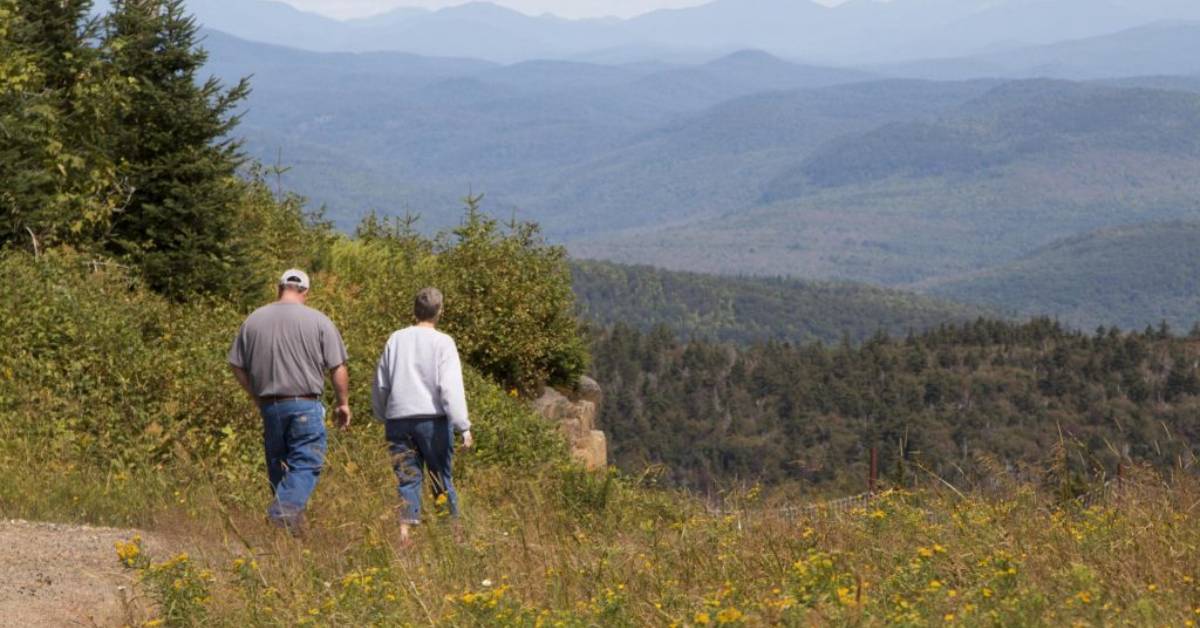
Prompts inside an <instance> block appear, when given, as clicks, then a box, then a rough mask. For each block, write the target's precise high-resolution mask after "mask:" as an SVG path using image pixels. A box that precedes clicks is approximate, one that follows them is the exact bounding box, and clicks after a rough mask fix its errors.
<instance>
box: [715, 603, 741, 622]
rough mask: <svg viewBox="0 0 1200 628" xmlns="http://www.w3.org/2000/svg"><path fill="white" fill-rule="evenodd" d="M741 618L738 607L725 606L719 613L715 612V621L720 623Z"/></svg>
mask: <svg viewBox="0 0 1200 628" xmlns="http://www.w3.org/2000/svg"><path fill="white" fill-rule="evenodd" d="M741 618H742V611H739V610H738V609H736V608H732V607H731V608H727V609H725V610H723V611H721V612H720V613H717V623H718V624H721V625H724V624H732V623H734V622H736V621H738V620H740V619H741Z"/></svg>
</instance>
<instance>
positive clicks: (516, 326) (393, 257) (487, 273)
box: [332, 197, 588, 393]
mask: <svg viewBox="0 0 1200 628" xmlns="http://www.w3.org/2000/svg"><path fill="white" fill-rule="evenodd" d="M478 201H479V199H478V198H477V197H471V198H468V199H467V211H466V216H465V218H464V220H463V223H462V225H461V226H459V227H458V228H456V229H454V230H452V231H450V232H446V233H442V234H440V235H438V236H437V237H436V238H435V239H433V240H427V239H425V238H422V237H421V236H419V235H418V234H416V232H415V231H414V230H413V229H412V223H411V222H400V221H397V222H395V223H392V224H390V225H389V224H386V223H380V222H379V221H378V220H377V219H375V218H374V217H373V216H372V217H369V218H368V219H367V220H366V221H365V222H364V223H363V225H362V226H361V227H360V228H359V231H358V233H359V236H360V239H359V240H358V241H353V242H350V241H342V242H339V243H338V244H337V245H336V246H335V247H334V250H333V253H332V270H333V273H334V274H335V275H337V276H338V278H339V280H340V281H344V282H348V283H349V284H351V285H350V287H349V288H348V289H350V290H352V291H353V292H354V293H355V297H356V301H357V302H359V303H360V304H361V305H360V306H359V307H356V312H355V313H349V312H347V314H348V315H350V316H354V317H356V320H357V322H359V323H361V324H362V325H363V326H364V327H370V328H372V329H374V330H375V331H376V333H377V334H378V335H379V336H381V337H383V338H386V334H387V333H390V332H391V331H392V330H395V329H397V328H399V327H402V326H404V325H406V324H408V323H410V322H411V321H412V297H413V296H414V295H415V294H416V292H417V290H419V289H421V288H422V287H425V286H429V285H432V286H436V287H438V288H440V289H441V290H442V292H443V293H444V294H445V295H446V312H445V316H444V318H443V320H442V327H443V328H444V329H445V330H446V332H447V333H449V334H450V335H452V336H454V339H455V341H456V342H457V343H458V347H459V351H460V352H461V353H462V356H463V360H464V361H465V362H467V363H469V364H471V365H472V366H474V367H475V368H477V369H479V370H480V371H481V372H482V373H483V374H484V375H486V376H487V377H489V378H491V379H492V380H494V381H497V382H499V383H500V384H501V385H503V386H504V387H505V388H510V389H511V388H515V389H517V390H519V391H520V392H522V393H532V392H535V391H536V390H537V389H538V388H539V387H540V386H541V385H543V384H545V383H547V382H549V383H551V384H565V385H570V384H573V383H575V382H576V381H577V380H578V379H579V376H580V375H582V374H583V372H584V371H585V370H586V369H587V364H588V358H587V349H586V346H585V344H584V342H583V340H582V339H581V334H580V333H579V325H578V322H577V321H576V319H575V316H574V307H575V302H574V294H573V293H572V292H571V276H570V270H569V268H568V266H567V262H566V252H565V251H564V250H563V249H562V248H560V247H555V246H549V245H547V244H545V242H543V241H542V240H541V238H540V236H539V234H538V229H537V227H536V226H535V225H532V224H512V225H509V226H507V227H505V226H503V225H501V224H500V223H499V222H497V221H496V220H495V219H493V218H489V217H487V216H485V215H484V214H482V213H481V212H480V211H479V210H478ZM367 318H369V319H370V320H365V319H367ZM335 320H337V318H336V317H335Z"/></svg>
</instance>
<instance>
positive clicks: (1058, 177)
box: [571, 81, 1200, 323]
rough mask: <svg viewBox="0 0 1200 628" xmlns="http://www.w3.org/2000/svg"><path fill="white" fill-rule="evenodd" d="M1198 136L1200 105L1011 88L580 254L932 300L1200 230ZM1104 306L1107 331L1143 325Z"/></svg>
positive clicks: (587, 242)
mask: <svg viewBox="0 0 1200 628" xmlns="http://www.w3.org/2000/svg"><path fill="white" fill-rule="evenodd" d="M1197 138H1200V95H1197V94H1194V93H1189V92H1176V91H1163V90H1154V89H1145V88H1124V89H1117V88H1112V87H1106V86H1100V85H1089V84H1079V83H1066V82H1056V81H1021V82H1014V83H1005V84H1002V85H1000V86H998V87H995V88H993V89H990V90H989V91H987V92H986V93H985V94H983V95H981V96H979V97H977V98H974V99H971V100H969V101H968V102H966V103H964V104H962V105H960V106H958V107H955V108H953V109H951V110H949V111H948V112H945V113H943V114H940V115H936V116H927V117H923V118H919V119H914V120H909V121H904V122H894V123H888V124H884V125H882V126H879V127H877V128H875V129H872V130H870V131H867V132H864V133H859V134H849V135H846V136H843V137H841V138H838V139H835V140H832V141H830V142H827V143H825V144H823V145H821V146H820V147H818V148H816V149H814V150H812V151H810V152H808V154H807V155H805V156H803V157H802V158H799V159H798V161H797V165H796V166H795V167H793V168H791V169H788V168H784V169H782V170H781V171H780V174H779V175H778V176H777V177H775V178H773V179H772V180H771V181H770V182H768V183H766V185H765V187H764V188H763V189H764V193H763V196H762V198H761V201H760V203H759V204H756V205H755V204H751V205H748V206H746V207H742V208H738V209H736V210H731V211H729V212H727V213H726V214H724V215H722V216H719V217H699V218H695V219H692V220H689V221H685V222H683V223H682V224H679V223H677V224H669V225H665V226H659V227H655V228H649V229H647V228H644V227H643V228H638V229H630V230H627V231H624V232H618V233H613V234H607V235H597V236H592V237H590V238H586V239H584V240H583V241H577V242H574V243H572V245H571V247H572V250H573V251H574V252H575V253H576V254H577V255H581V256H585V257H603V258H607V259H613V260H621V261H623V262H637V263H643V264H653V265H657V266H663V267H667V268H675V269H680V270H683V269H686V270H692V271H700V272H714V273H730V272H737V273H751V274H759V275H792V276H805V277H819V278H831V279H846V280H854V281H867V282H871V283H879V284H886V285H891V286H897V287H915V288H922V287H925V286H929V285H937V284H938V283H939V282H943V281H950V280H952V279H953V278H955V277H959V276H963V275H965V276H967V277H972V276H974V274H975V273H979V272H986V269H991V268H996V267H1000V268H1003V267H1005V265H1006V264H1009V263H1012V262H1014V261H1015V260H1019V259H1023V258H1025V257H1026V256H1028V255H1031V254H1033V253H1034V252H1035V251H1038V250H1039V249H1041V248H1042V247H1046V246H1052V245H1053V243H1054V242H1055V241H1057V240H1060V239H1063V238H1069V237H1073V236H1077V235H1079V234H1082V233H1086V232H1090V231H1094V230H1098V229H1108V228H1114V227H1121V226H1134V225H1138V224H1144V223H1148V222H1162V221H1171V220H1196V219H1198V218H1200V140H1198V139H1197ZM1140 242H1142V243H1147V244H1148V240H1146V239H1142V240H1140ZM1021 268H1026V266H1022V267H1021ZM1180 268H1181V269H1187V271H1186V272H1189V273H1192V272H1194V269H1195V266H1189V265H1187V264H1186V263H1185V264H1182V265H1181V266H1180ZM1047 272H1052V271H1047ZM1008 276H1009V278H1010V280H1014V281H1015V278H1016V277H1019V276H1020V274H1019V273H1013V274H1010V275H1008ZM1089 285H1093V286H1094V285H1097V283H1096V282H1093V283H1091V284H1089ZM1177 288H1178V284H1172V286H1171V287H1164V289H1165V290H1176V289H1177ZM1147 289H1151V288H1150V287H1149V286H1147ZM1031 290H1032V288H1031ZM1112 290H1113V291H1114V292H1113V294H1114V295H1121V294H1126V295H1127V294H1128V293H1127V292H1121V288H1120V286H1119V285H1115V284H1114V285H1113V286H1112ZM940 294H944V295H947V296H954V295H956V294H958V293H951V292H944V293H940ZM964 294H965V293H964ZM1178 296H1180V297H1185V296H1189V295H1188V293H1186V292H1181V293H1179V294H1178ZM1115 298H1123V297H1116V296H1115ZM987 302H988V303H995V301H990V300H989V301H987ZM1038 303H1039V304H1040V306H1042V309H1041V310H1040V311H1042V312H1045V313H1058V311H1057V310H1055V309H1054V308H1055V305H1054V303H1053V301H1049V300H1048V301H1041V302H1038ZM1092 305H1094V306H1096V309H1095V310H1094V314H1095V316H1096V317H1097V318H1098V319H1099V320H1109V321H1110V322H1114V321H1118V320H1119V321H1120V322H1123V323H1127V322H1129V321H1130V320H1132V319H1131V318H1130V314H1129V312H1128V311H1126V312H1117V311H1116V310H1112V309H1107V310H1106V309H1102V308H1100V307H1099V304H1097V303H1094V302H1093V303H1092ZM1014 308H1015V309H1018V310H1019V311H1021V312H1028V311H1031V310H1033V309H1036V308H1035V307H1032V306H1031V307H1022V306H1021V305H1020V304H1014ZM1062 313H1063V315H1064V316H1068V315H1069V316H1072V317H1077V316H1078V314H1079V313H1078V312H1066V311H1064V312H1062ZM1110 315H1111V316H1113V317H1115V318H1109V317H1110ZM1158 315H1159V314H1158V311H1157V310H1155V313H1154V314H1153V315H1152V318H1153V317H1157V316H1158ZM1179 316H1183V314H1182V313H1180V314H1179ZM1089 320H1090V319H1089Z"/></svg>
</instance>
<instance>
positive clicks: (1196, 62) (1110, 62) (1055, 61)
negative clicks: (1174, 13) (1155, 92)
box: [879, 3, 1200, 80]
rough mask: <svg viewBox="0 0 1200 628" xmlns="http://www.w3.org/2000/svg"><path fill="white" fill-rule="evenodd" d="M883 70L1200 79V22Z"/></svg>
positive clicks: (941, 76)
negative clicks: (1167, 76) (1195, 77)
mask: <svg viewBox="0 0 1200 628" xmlns="http://www.w3.org/2000/svg"><path fill="white" fill-rule="evenodd" d="M1198 4H1200V3H1198ZM879 70H880V71H881V72H885V73H889V74H900V75H904V76H914V77H922V78H929V79H938V80H956V79H963V78H969V77H979V76H994V77H1009V78H1030V77H1042V78H1066V79H1099V78H1111V77H1135V76H1136V77H1141V76H1152V75H1194V74H1200V23H1197V22H1156V23H1154V24H1150V25H1146V26H1140V27H1137V28H1133V29H1129V30H1124V31H1121V32H1118V33H1114V34H1109V35H1103V36H1099V37H1091V38H1086V39H1079V40H1072V41H1065V42H1060V43H1055V44H1050V45H1044V46H1035V47H1028V48H1016V49H1007V50H1003V51H998V52H993V53H988V54H980V55H974V56H969V57H961V58H952V59H936V60H929V61H917V62H910V63H903V64H899V65H891V66H883V67H881V68H880V69H879Z"/></svg>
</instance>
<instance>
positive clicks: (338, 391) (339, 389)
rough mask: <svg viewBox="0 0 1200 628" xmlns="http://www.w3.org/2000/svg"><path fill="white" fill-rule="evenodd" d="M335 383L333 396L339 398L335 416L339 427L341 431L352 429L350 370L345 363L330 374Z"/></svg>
mask: <svg viewBox="0 0 1200 628" xmlns="http://www.w3.org/2000/svg"><path fill="white" fill-rule="evenodd" d="M329 379H330V380H331V381H333V394H334V396H335V397H336V398H337V408H335V409H334V411H333V414H334V416H335V417H336V418H337V426H338V427H339V428H341V429H346V428H348V427H350V419H351V417H353V416H354V413H353V412H351V411H350V369H348V368H346V365H345V363H343V364H340V365H338V366H336V367H334V369H333V370H332V371H330V373H329Z"/></svg>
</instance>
